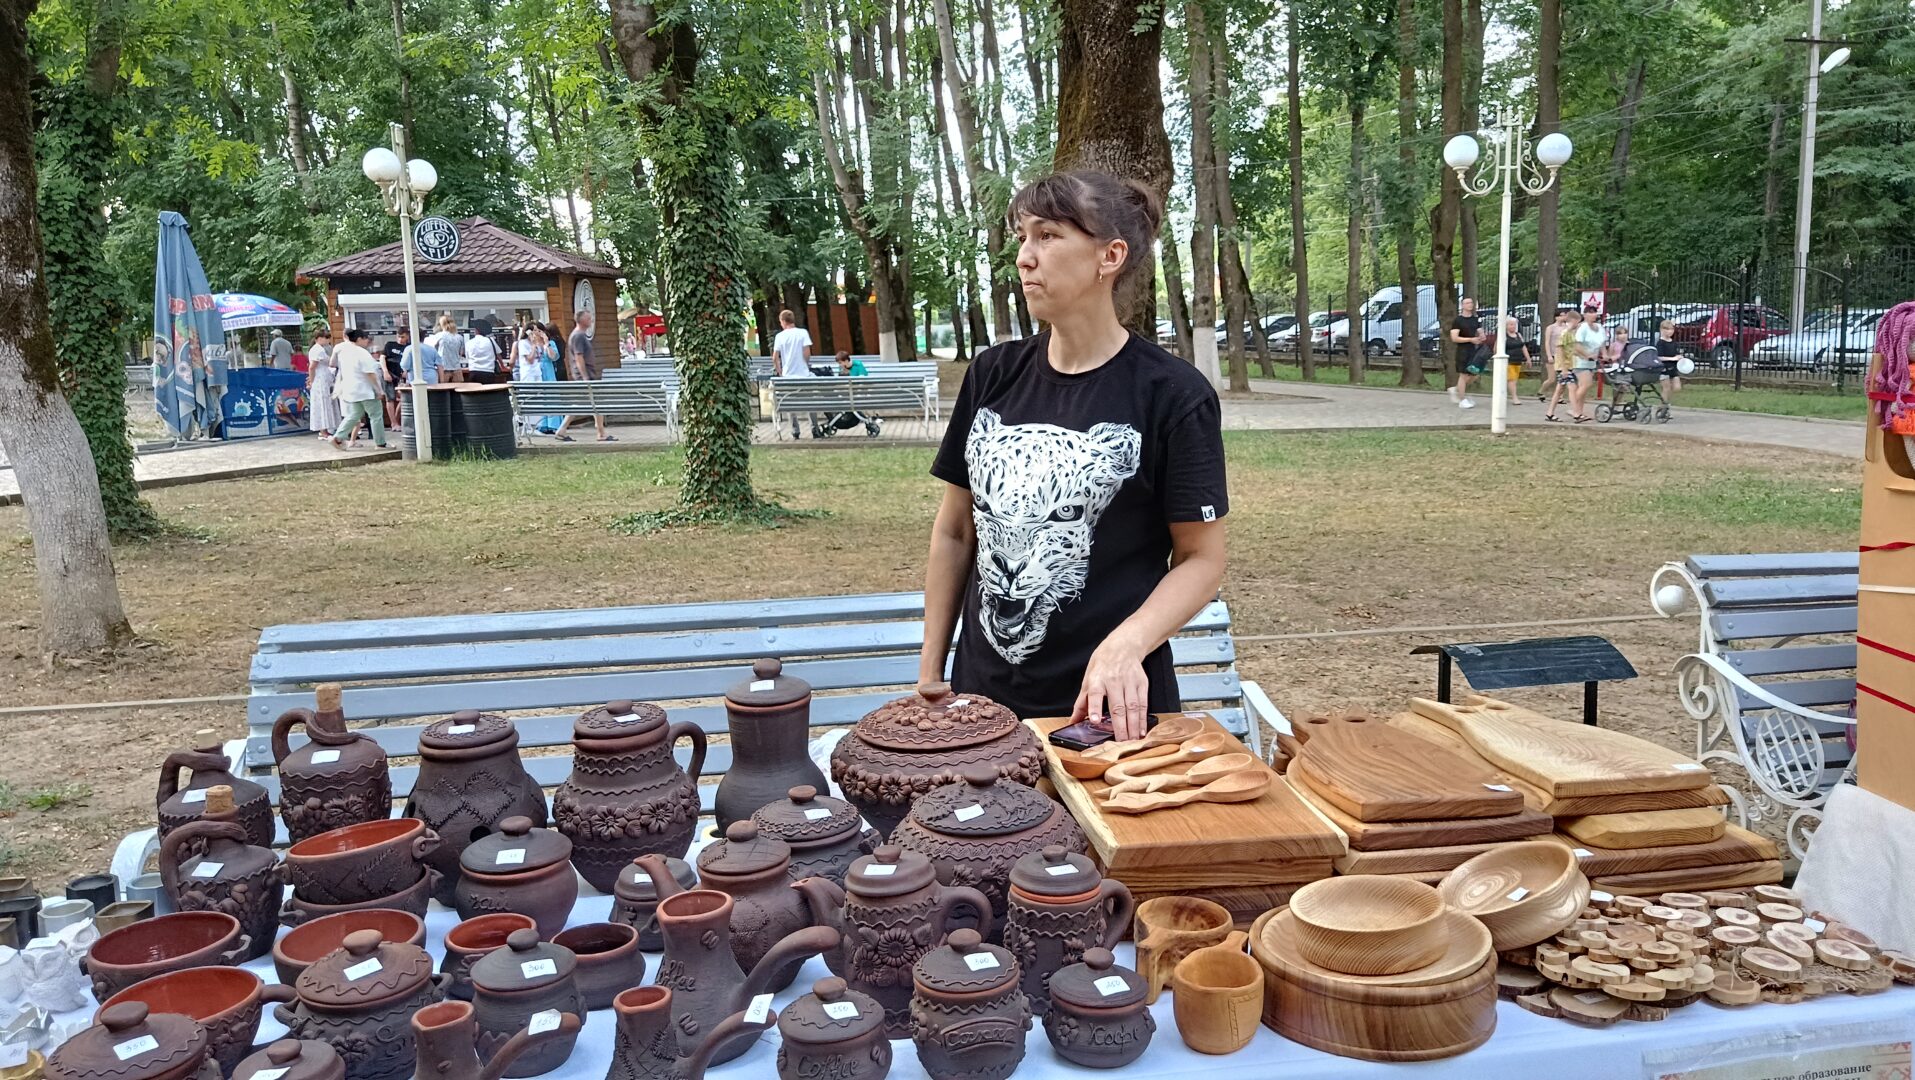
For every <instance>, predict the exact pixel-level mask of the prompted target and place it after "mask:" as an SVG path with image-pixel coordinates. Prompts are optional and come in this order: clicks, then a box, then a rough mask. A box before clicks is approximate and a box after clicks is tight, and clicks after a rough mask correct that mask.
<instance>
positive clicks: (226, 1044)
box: [93, 967, 291, 1073]
mask: <svg viewBox="0 0 1915 1080" xmlns="http://www.w3.org/2000/svg"><path fill="white" fill-rule="evenodd" d="M263 989H264V987H263V986H262V985H261V983H260V981H259V976H257V975H255V974H253V973H252V972H250V971H247V970H246V969H245V968H237V967H202V968H188V969H186V970H185V971H171V972H168V973H166V974H165V975H157V976H155V977H153V978H151V979H147V980H145V981H144V982H137V983H134V984H133V985H132V986H129V987H127V988H126V989H124V990H122V991H120V992H119V993H117V994H114V995H113V996H112V997H110V998H107V999H106V1001H105V1002H104V1003H103V1004H102V1005H101V1006H100V1009H99V1011H98V1012H96V1013H95V1014H94V1016H93V1020H94V1023H99V1022H101V1017H104V1016H105V1015H106V1010H108V1009H111V1008H113V1007H114V1006H116V1005H121V1004H124V1003H126V1002H129V1001H137V1002H139V1003H140V1004H142V1005H144V1006H146V1008H147V1011H148V1012H149V1013H178V1014H180V1015H181V1016H190V1017H192V1018H193V1019H194V1020H196V1021H198V1022H199V1025H200V1026H201V1027H202V1028H205V1029H206V1038H207V1040H208V1042H209V1044H210V1049H209V1051H208V1052H209V1053H210V1054H212V1056H213V1060H214V1061H217V1062H218V1063H219V1067H220V1071H221V1072H222V1073H231V1072H232V1071H233V1069H234V1067H236V1066H237V1065H238V1064H239V1063H240V1061H241V1060H242V1059H243V1058H245V1057H246V1055H247V1053H248V1052H249V1051H251V1050H252V1048H253V1038H254V1036H256V1035H258V1034H259V1013H260V1009H261V1007H262V1005H263V1004H264V998H263V997H262V996H261V991H262V990H263ZM275 989H284V988H280V987H275ZM286 996H287V997H290V996H291V991H290V990H286Z"/></svg>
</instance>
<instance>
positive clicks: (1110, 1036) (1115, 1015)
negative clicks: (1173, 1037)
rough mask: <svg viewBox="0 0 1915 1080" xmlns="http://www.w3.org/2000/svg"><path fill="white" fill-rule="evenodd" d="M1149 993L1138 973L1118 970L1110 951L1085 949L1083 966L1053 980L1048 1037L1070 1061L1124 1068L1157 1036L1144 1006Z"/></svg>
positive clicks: (1046, 1023)
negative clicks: (1145, 996)
mask: <svg viewBox="0 0 1915 1080" xmlns="http://www.w3.org/2000/svg"><path fill="white" fill-rule="evenodd" d="M1147 989H1148V987H1146V986H1145V985H1144V980H1142V979H1140V978H1138V977H1137V973H1136V972H1134V971H1132V970H1130V969H1129V968H1126V967H1119V966H1117V964H1116V961H1115V960H1114V959H1113V958H1112V957H1111V955H1110V950H1109V949H1104V948H1098V947H1092V948H1089V949H1086V950H1085V951H1084V961H1083V963H1080V964H1072V965H1071V966H1069V967H1066V968H1063V969H1061V970H1060V971H1058V973H1057V974H1056V975H1054V976H1052V978H1051V989H1050V999H1051V1000H1050V1008H1049V1009H1048V1010H1046V1013H1045V1016H1044V1034H1045V1035H1047V1036H1049V1037H1050V1040H1051V1047H1052V1048H1053V1049H1055V1050H1056V1051H1057V1054H1058V1056H1059V1057H1062V1058H1063V1059H1064V1060H1066V1061H1071V1062H1075V1063H1076V1064H1079V1065H1085V1066H1088V1067H1090V1068H1093V1069H1121V1068H1123V1067H1124V1066H1126V1065H1129V1064H1130V1063H1131V1062H1133V1061H1136V1060H1137V1059H1138V1058H1139V1057H1142V1056H1143V1053H1144V1048H1145V1047H1147V1046H1149V1045H1150V1037H1151V1036H1152V1035H1154V1034H1156V1032H1157V1021H1155V1020H1153V1019H1151V1016H1150V1009H1149V1008H1148V1007H1147V1005H1146V1004H1145V1002H1144V995H1145V992H1146V990H1147Z"/></svg>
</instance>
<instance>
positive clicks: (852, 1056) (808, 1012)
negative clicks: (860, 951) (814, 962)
mask: <svg viewBox="0 0 1915 1080" xmlns="http://www.w3.org/2000/svg"><path fill="white" fill-rule="evenodd" d="M778 1036H779V1043H778V1080H815V1078H817V1077H831V1078H832V1080H882V1077H883V1076H884V1075H885V1074H886V1073H888V1072H890V1071H891V1040H890V1038H889V1037H887V1036H886V1035H885V1030H884V1008H883V1007H882V1006H880V1005H879V1004H878V1003H877V1002H876V1001H873V1000H872V999H870V998H868V997H866V996H865V995H863V994H860V993H858V992H857V991H856V990H853V989H851V988H849V987H847V986H846V985H845V983H844V980H843V979H840V978H837V977H836V976H833V977H832V978H828V979H819V980H818V981H817V982H815V983H813V984H812V986H811V993H809V994H806V995H805V996H804V997H801V998H799V999H798V1000H796V1001H794V1002H792V1003H791V1005H790V1006H789V1007H787V1008H786V1009H785V1011H784V1012H783V1013H781V1014H779V1016H778ZM902 1037H903V1036H900V1038H902Z"/></svg>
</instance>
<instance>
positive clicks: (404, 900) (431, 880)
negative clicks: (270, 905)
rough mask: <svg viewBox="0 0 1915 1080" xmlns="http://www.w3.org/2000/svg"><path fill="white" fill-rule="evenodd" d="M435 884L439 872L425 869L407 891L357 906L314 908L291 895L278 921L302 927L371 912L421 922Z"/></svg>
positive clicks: (297, 895) (296, 896)
mask: <svg viewBox="0 0 1915 1080" xmlns="http://www.w3.org/2000/svg"><path fill="white" fill-rule="evenodd" d="M438 883H439V872H438V871H437V870H434V869H432V868H430V867H428V868H427V869H426V874H425V876H424V877H422V878H420V879H419V880H418V881H416V882H414V883H413V884H412V885H411V886H409V887H408V888H406V889H403V890H401V891H399V892H396V893H394V894H392V895H391V896H381V897H379V898H378V899H376V900H366V901H363V902H361V903H357V904H315V903H310V902H308V901H305V900H302V899H300V898H299V894H298V893H294V894H293V895H291V896H289V897H287V898H286V906H285V907H283V908H281V909H280V912H279V921H280V923H281V924H283V925H285V926H303V925H305V924H306V923H309V922H312V921H313V920H314V919H320V918H324V917H325V916H327V915H337V914H339V913H340V912H342V911H370V910H372V909H373V908H390V909H392V910H394V911H405V912H410V913H412V914H414V915H417V916H419V917H420V918H421V919H423V918H425V917H426V905H427V903H429V902H430V901H431V900H432V891H433V889H434V888H436V887H437V886H438Z"/></svg>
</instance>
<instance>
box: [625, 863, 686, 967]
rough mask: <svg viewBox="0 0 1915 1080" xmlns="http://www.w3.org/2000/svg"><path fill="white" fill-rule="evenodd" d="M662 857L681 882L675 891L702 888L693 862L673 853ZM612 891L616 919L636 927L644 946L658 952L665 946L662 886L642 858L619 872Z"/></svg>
mask: <svg viewBox="0 0 1915 1080" xmlns="http://www.w3.org/2000/svg"><path fill="white" fill-rule="evenodd" d="M658 857H659V858H660V859H662V860H664V864H665V871H666V874H667V876H669V877H670V878H671V880H672V883H673V884H674V885H676V886H677V888H676V889H675V890H674V891H676V892H684V891H685V890H688V889H696V888H698V871H696V870H694V869H692V864H690V863H688V862H686V861H685V860H683V859H678V858H673V857H672V856H670V855H660V856H658ZM612 895H613V897H614V899H613V900H612V921H613V922H622V923H624V924H626V925H627V926H630V927H632V928H634V929H636V930H637V931H638V947H639V948H640V949H641V950H643V951H645V952H657V951H658V950H660V949H662V948H664V947H665V938H664V937H663V936H662V935H660V934H659V932H658V901H659V895H658V889H657V887H656V886H654V885H653V884H652V875H650V874H648V873H646V872H645V867H644V866H643V865H642V864H641V863H640V861H639V860H637V859H634V860H632V862H631V865H629V866H627V867H626V868H625V869H623V870H620V871H619V872H618V881H617V883H616V884H614V885H613V886H612ZM667 895H669V894H667Z"/></svg>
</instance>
